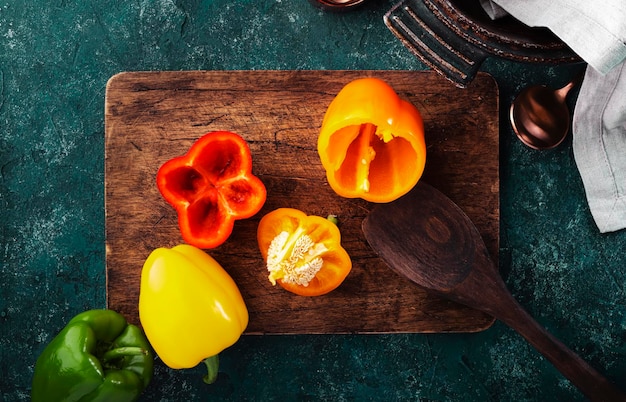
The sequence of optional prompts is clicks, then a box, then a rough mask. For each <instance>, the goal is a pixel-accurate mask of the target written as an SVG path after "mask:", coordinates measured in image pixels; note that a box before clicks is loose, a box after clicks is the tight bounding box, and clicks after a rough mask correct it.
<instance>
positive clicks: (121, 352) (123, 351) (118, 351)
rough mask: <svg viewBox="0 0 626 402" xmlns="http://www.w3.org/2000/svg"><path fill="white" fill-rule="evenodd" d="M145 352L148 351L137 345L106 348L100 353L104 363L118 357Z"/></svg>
mask: <svg viewBox="0 0 626 402" xmlns="http://www.w3.org/2000/svg"><path fill="white" fill-rule="evenodd" d="M147 354H148V351H147V350H146V349H143V348H140V347H138V346H122V347H119V348H115V349H111V350H107V351H106V352H105V353H104V354H103V355H102V358H101V360H102V361H103V362H105V363H106V362H110V361H111V360H115V359H119V358H121V357H126V356H138V355H147Z"/></svg>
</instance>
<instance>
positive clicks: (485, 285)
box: [362, 182, 626, 401]
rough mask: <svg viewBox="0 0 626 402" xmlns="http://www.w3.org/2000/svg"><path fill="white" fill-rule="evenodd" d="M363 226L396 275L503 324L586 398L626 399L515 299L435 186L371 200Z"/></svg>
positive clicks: (467, 223) (468, 225)
mask: <svg viewBox="0 0 626 402" xmlns="http://www.w3.org/2000/svg"><path fill="white" fill-rule="evenodd" d="M362 227H363V232H364V234H365V238H366V239H367V241H368V243H369V244H370V246H371V247H372V248H373V249H374V250H375V251H376V252H377V253H378V254H379V255H380V257H381V258H382V259H383V260H384V261H385V262H386V263H387V264H388V265H389V266H390V267H391V268H392V269H393V270H395V271H396V272H398V273H399V274H400V275H403V276H405V277H407V278H408V279H410V280H411V281H412V282H414V283H416V284H417V285H420V286H421V287H423V288H425V289H426V290H428V291H431V292H434V293H436V294H438V295H440V296H443V297H445V298H447V299H450V300H453V301H455V302H458V303H462V304H464V305H466V306H469V307H472V308H475V309H477V310H481V311H483V312H485V313H487V314H490V315H492V316H493V317H495V318H497V319H499V320H501V321H502V322H504V323H506V324H507V325H509V326H510V327H511V328H513V329H514V330H516V331H517V332H518V333H519V334H520V335H522V336H523V337H524V338H526V340H528V342H530V344H532V345H533V346H534V347H535V348H536V349H537V350H538V351H539V352H541V353H542V354H543V355H544V356H545V357H546V358H547V359H548V360H549V361H550V362H552V364H554V366H555V367H556V368H557V369H558V370H559V371H560V372H561V373H562V374H563V375H564V376H565V377H566V378H568V379H569V380H570V381H571V382H572V383H573V384H574V385H575V386H576V387H578V389H580V391H581V392H582V393H583V394H584V395H585V396H587V397H588V398H590V399H591V400H598V401H626V396H625V395H624V394H623V393H622V392H621V391H620V390H619V389H618V388H617V387H615V386H614V385H612V384H611V383H610V382H609V381H608V380H607V379H606V378H605V377H603V376H602V374H600V373H599V372H598V371H596V370H595V369H594V368H592V367H591V366H590V365H589V364H587V363H586V362H585V361H584V360H582V359H581V358H580V357H579V356H578V355H576V354H575V353H574V352H572V351H571V350H570V349H568V348H567V346H565V345H564V344H563V343H561V342H560V341H559V340H557V339H556V338H554V337H553V336H552V335H551V334H550V333H548V332H547V331H546V330H545V329H544V328H543V327H541V326H540V325H539V324H538V323H537V322H536V321H535V320H534V319H533V318H532V317H531V316H530V315H529V314H528V313H527V312H526V311H525V310H524V309H523V308H522V307H521V306H520V305H519V304H518V302H517V301H516V300H515V299H514V298H513V296H512V295H511V293H510V292H509V290H508V289H507V288H506V285H505V284H504V281H503V280H502V278H501V277H500V275H499V274H498V271H497V269H496V267H495V265H494V264H493V262H492V261H491V258H490V257H489V252H488V251H487V248H486V246H485V244H484V242H483V240H482V238H481V236H480V233H479V232H478V230H477V229H476V227H475V226H474V224H473V223H472V221H471V220H470V219H469V218H468V217H467V215H465V213H464V212H463V211H462V210H461V209H460V208H459V207H458V206H457V205H456V204H455V203H454V202H452V201H451V200H450V199H449V198H447V197H446V196H445V195H443V194H442V193H441V192H439V191H438V190H436V189H434V188H433V187H431V186H429V185H428V184H426V183H423V182H420V183H418V184H417V186H415V188H414V189H413V190H412V191H411V192H410V193H408V194H407V195H405V196H404V197H402V198H400V199H398V200H396V201H393V202H391V203H389V204H381V205H378V206H376V207H375V208H374V209H373V210H372V212H370V214H369V215H368V216H367V217H366V218H365V220H364V221H363V225H362Z"/></svg>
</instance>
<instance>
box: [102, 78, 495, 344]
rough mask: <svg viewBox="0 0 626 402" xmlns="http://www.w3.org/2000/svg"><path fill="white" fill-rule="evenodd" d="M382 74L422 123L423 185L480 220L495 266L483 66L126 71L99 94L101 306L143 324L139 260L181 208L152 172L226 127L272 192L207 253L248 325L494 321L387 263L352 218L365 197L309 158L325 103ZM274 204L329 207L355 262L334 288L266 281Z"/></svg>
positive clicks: (277, 329) (446, 325) (360, 215)
mask: <svg viewBox="0 0 626 402" xmlns="http://www.w3.org/2000/svg"><path fill="white" fill-rule="evenodd" d="M363 76H376V77H379V78H382V79H384V80H386V81H387V82H388V83H390V84H391V85H392V86H393V87H394V89H395V90H396V91H397V92H398V93H399V94H400V95H401V96H402V97H404V98H406V99H408V100H409V101H411V102H412V103H413V104H415V105H416V106H417V107H418V109H419V110H420V112H421V113H422V117H423V118H424V124H425V130H426V141H427V148H428V155H427V164H426V171H425V173H424V177H423V180H425V181H427V182H428V183H430V184H431V185H433V186H434V187H436V188H437V189H439V190H440V191H442V192H443V193H444V194H446V195H447V196H448V197H449V198H450V199H452V200H453V201H454V202H456V203H457V204H458V205H459V206H460V207H461V208H462V209H463V210H464V211H465V213H466V214H467V215H468V216H469V217H470V218H471V219H472V221H473V222H474V223H475V225H476V226H477V228H478V230H479V231H480V233H481V235H482V237H483V238H484V240H485V243H486V244H487V247H488V249H489V251H490V253H491V255H492V257H493V259H494V260H495V261H497V257H498V239H499V176H498V147H499V143H498V90H497V86H496V84H495V81H494V80H493V79H492V78H491V77H490V76H489V75H487V74H482V73H481V74H479V75H478V76H477V78H476V79H475V80H474V81H473V82H472V84H471V85H470V86H469V88H467V89H458V88H456V87H454V86H452V85H451V84H450V83H448V82H447V81H446V80H445V79H443V78H441V77H439V76H438V75H437V74H436V73H432V72H411V71H187V72H129V73H121V74H118V75H116V76H114V77H112V78H111V80H110V81H109V83H108V85H107V92H106V102H105V126H106V127H105V130H106V144H105V146H106V148H105V153H106V155H105V164H106V166H105V187H106V188H105V203H106V205H105V209H106V242H107V265H106V269H107V305H108V308H112V309H115V310H117V311H119V312H121V313H122V314H124V315H125V316H127V318H128V319H129V320H130V321H131V322H134V323H138V322H139V319H138V313H137V303H138V297H139V283H140V275H141V268H142V266H143V262H144V260H145V259H146V258H147V256H148V255H149V254H150V252H151V251H152V250H153V249H155V248H157V247H163V246H165V247H172V246H174V245H176V244H179V243H180V242H182V239H181V237H180V234H179V231H178V226H177V219H176V213H175V211H174V210H173V208H171V207H170V206H169V205H168V204H167V203H166V202H165V201H164V200H163V199H162V197H161V196H160V194H159V192H158V189H157V188H156V184H155V177H156V172H157V170H158V168H159V167H160V166H161V164H163V163H164V162H165V161H167V160H169V159H170V158H173V157H175V156H178V155H182V154H184V153H185V152H187V150H188V149H189V147H190V146H191V144H192V143H193V142H194V141H195V140H196V139H198V138H199V137H200V136H202V135H203V134H205V133H207V132H209V131H214V130H229V131H234V132H236V133H238V134H240V135H242V136H243V137H244V138H245V139H246V140H247V141H248V143H249V145H250V148H251V151H252V156H253V164H254V167H253V170H254V173H255V174H256V175H257V176H259V177H260V178H261V180H262V181H263V182H264V183H265V185H266V187H267V190H268V198H267V202H266V204H265V206H264V207H263V209H262V210H261V211H260V212H259V213H258V214H257V215H255V216H254V217H252V218H250V219H247V220H242V221H237V223H236V224H235V229H234V231H233V234H232V236H231V237H230V238H229V239H228V241H227V242H226V243H224V244H223V245H222V246H220V247H218V248H216V249H213V250H208V252H209V254H211V255H212V256H213V257H214V258H215V259H216V260H218V261H219V262H220V263H221V264H222V265H223V266H224V268H225V269H226V270H227V271H228V272H229V273H230V274H231V276H232V277H233V279H234V280H235V281H236V282H237V284H238V285H239V287H240V289H241V292H242V294H243V297H244V299H245V301H246V304H247V306H248V309H249V312H250V324H249V326H248V328H247V330H246V333H255V334H302V333H393V332H474V331H480V330H483V329H485V328H487V327H489V326H490V325H491V324H492V322H493V319H492V318H491V317H489V316H487V315H485V314H483V313H481V312H478V311H475V310H472V309H469V308H467V307H463V306H460V305H458V304H455V303H453V302H450V301H446V300H443V299H440V298H438V297H436V296H433V295H431V294H429V293H427V292H425V291H423V290H422V289H420V288H418V287H416V286H415V285H413V284H412V283H411V282H409V281H408V280H406V279H404V278H402V277H400V276H398V275H397V274H396V273H394V272H393V271H391V270H390V269H389V268H388V267H387V266H386V265H385V264H384V262H383V261H382V260H381V259H380V258H378V256H377V255H376V254H375V253H374V252H373V251H372V250H371V249H370V248H369V246H368V244H367V242H366V240H365V238H364V236H363V233H362V231H361V222H362V221H363V219H364V217H365V216H366V215H367V213H368V211H370V210H371V208H372V207H373V204H370V203H368V202H365V201H363V200H360V199H345V198H341V197H338V196H337V195H336V194H335V193H334V192H333V191H332V190H331V189H330V187H329V186H328V184H327V182H326V178H325V173H324V170H323V168H322V166H321V163H320V161H319V157H318V155H317V149H316V142H317V134H318V131H319V128H320V125H321V121H322V117H323V115H324V112H325V111H326V108H327V106H328V104H329V103H330V101H331V100H332V99H333V97H334V96H335V95H336V94H337V92H338V91H339V90H340V89H341V88H342V87H343V86H344V85H345V84H347V83H348V82H349V81H351V80H353V79H356V78H360V77H363ZM279 207H293V208H298V209H301V210H303V211H304V212H306V213H307V214H311V215H320V216H327V215H329V214H336V215H338V218H339V225H340V229H341V232H342V244H343V246H344V247H345V248H346V250H347V251H348V253H349V254H350V255H351V257H352V259H353V269H352V272H351V273H350V275H349V276H348V278H347V279H346V281H345V282H344V283H343V284H342V285H341V286H340V287H339V288H338V289H337V290H335V291H333V292H331V293H330V294H328V295H326V296H322V297H316V298H305V297H299V296H295V295H293V294H291V293H288V292H286V291H284V290H283V289H282V288H280V287H272V285H271V284H270V283H269V281H268V280H267V278H266V277H267V273H266V269H265V267H264V263H263V260H262V258H261V255H260V252H259V251H258V248H257V244H256V227H257V224H258V221H259V219H260V218H261V217H262V216H263V215H264V214H266V213H268V212H270V211H272V210H274V209H276V208H279Z"/></svg>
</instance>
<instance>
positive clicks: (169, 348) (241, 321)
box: [139, 244, 248, 383]
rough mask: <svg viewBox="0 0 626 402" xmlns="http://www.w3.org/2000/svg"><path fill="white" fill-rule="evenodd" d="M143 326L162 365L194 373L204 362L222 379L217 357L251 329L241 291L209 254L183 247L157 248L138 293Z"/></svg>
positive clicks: (209, 379) (212, 376)
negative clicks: (247, 329)
mask: <svg viewBox="0 0 626 402" xmlns="http://www.w3.org/2000/svg"><path fill="white" fill-rule="evenodd" d="M139 319H140V320H141V325H142V327H143V329H144V332H145V333H146V336H147V337H148V340H149V341H150V343H151V345H152V347H153V348H154V350H155V352H156V353H157V355H158V356H159V357H160V358H161V360H163V362H164V363H165V364H166V365H167V366H169V367H171V368H173V369H181V368H191V367H195V366H196V365H198V364H199V363H200V362H202V361H203V360H204V362H205V364H206V365H207V368H208V371H209V375H208V376H207V377H205V382H207V383H211V382H213V381H215V379H216V378H217V369H218V360H217V357H218V354H219V353H220V352H221V351H223V350H224V349H226V348H227V347H229V346H231V345H233V344H234V343H235V342H237V340H238V339H239V337H240V336H241V334H242V333H243V331H244V330H245V329H246V327H247V325H248V309H247V308H246V305H245V303H244V300H243V297H242V296H241V293H240V292H239V288H238V287H237V285H236V284H235V282H234V281H233V279H232V278H231V277H230V275H228V273H227V272H226V271H225V270H224V269H223V268H222V266H221V265H220V264H219V263H218V262H217V261H215V260H214V259H213V258H212V257H211V256H209V255H208V254H207V253H206V252H204V251H202V250H201V249H199V248H196V247H194V246H190V245H186V244H182V245H179V246H176V247H174V248H172V249H168V248H158V249H156V250H154V251H153V252H152V253H151V254H150V256H149V257H148V258H147V259H146V261H145V263H144V266H143V270H142V273H141V288H140V292H139Z"/></svg>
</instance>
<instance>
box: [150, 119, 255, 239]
mask: <svg viewBox="0 0 626 402" xmlns="http://www.w3.org/2000/svg"><path fill="white" fill-rule="evenodd" d="M157 187H158V188H159V191H160V192H161V195H162V196H163V198H165V200H166V201H167V202H168V203H169V204H171V205H172V206H173V207H174V209H175V210H176V212H177V214H178V225H179V228H180V232H181V235H182V237H183V239H184V240H185V242H187V243H188V244H190V245H192V246H196V247H198V248H204V249H207V248H215V247H217V246H219V245H221V244H222V243H224V242H225V241H226V239H227V238H228V237H229V236H230V235H231V233H232V231H233V227H234V223H235V220H237V219H244V218H249V217H251V216H252V215H254V214H256V213H257V212H258V211H259V210H260V209H261V207H262V206H263V204H264V203H265V199H266V197H267V191H266V189H265V185H264V184H263V182H261V180H260V179H259V178H258V177H256V176H254V175H253V174H252V155H251V153H250V148H249V147H248V144H247V142H246V141H245V140H244V139H243V138H242V137H241V136H239V135H238V134H235V133H231V132H228V131H214V132H211V133H208V134H206V135H204V136H203V137H201V138H200V139H198V140H197V141H196V142H195V143H194V144H193V145H192V146H191V148H190V149H189V152H187V154H185V155H183V156H179V157H176V158H174V159H171V160H169V161H167V162H165V163H164V164H163V165H162V166H161V168H159V171H158V172H157Z"/></svg>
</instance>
